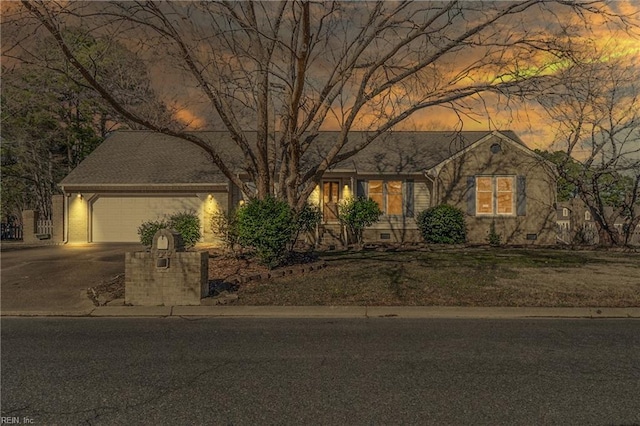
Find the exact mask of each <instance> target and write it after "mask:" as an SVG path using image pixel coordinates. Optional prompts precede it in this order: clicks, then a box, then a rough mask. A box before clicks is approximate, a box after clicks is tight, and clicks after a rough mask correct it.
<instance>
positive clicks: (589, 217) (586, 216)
mask: <svg viewBox="0 0 640 426" xmlns="http://www.w3.org/2000/svg"><path fill="white" fill-rule="evenodd" d="M584 220H591V212H590V211H586V212H584Z"/></svg>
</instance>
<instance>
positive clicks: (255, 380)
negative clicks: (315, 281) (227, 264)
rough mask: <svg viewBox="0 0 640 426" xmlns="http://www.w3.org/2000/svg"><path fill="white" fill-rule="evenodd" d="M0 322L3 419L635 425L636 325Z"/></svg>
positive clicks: (639, 407)
mask: <svg viewBox="0 0 640 426" xmlns="http://www.w3.org/2000/svg"><path fill="white" fill-rule="evenodd" d="M1 326H2V330H1V337H2V396H1V401H2V416H11V417H18V418H20V419H23V418H28V419H30V420H31V421H32V423H31V424H46V425H55V424H60V425H70V424H105V425H111V424H122V425H125V424H127V425H132V424H139V425H164V424H171V425H174V424H193V425H195V424H198V425H199V424H203V425H204V424H214V425H217V424H252V425H253V424H295V425H299V424H339V425H345V424H349V425H359V424H437V425H441V424H473V425H483V424H487V425H489V424H490V425H497V424H505V425H507V424H508V425H518V424H522V425H533V424H535V425H545V424H563V425H570V424H576V425H588V424H594V425H619V424H638V423H640V397H639V396H638V395H640V321H638V320H543V319H537V320H444V319H442V320H404V319H397V318H378V319H355V320H354V319H351V320H320V319H297V320H291V319H220V318H207V319H198V320H185V319H180V318H164V319H150V318H148V319H141V318H136V319H122V318H104V319H97V318H2V320H1ZM22 424H24V423H22Z"/></svg>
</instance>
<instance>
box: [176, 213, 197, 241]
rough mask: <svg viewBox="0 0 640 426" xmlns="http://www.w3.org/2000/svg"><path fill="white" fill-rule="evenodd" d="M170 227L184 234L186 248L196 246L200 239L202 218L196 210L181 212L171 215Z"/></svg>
mask: <svg viewBox="0 0 640 426" xmlns="http://www.w3.org/2000/svg"><path fill="white" fill-rule="evenodd" d="M169 228H171V229H174V230H176V231H178V232H179V233H180V235H182V241H184V246H185V247H186V248H190V247H193V246H195V245H196V243H197V242H198V240H200V218H199V217H198V215H197V214H196V212H194V211H188V212H179V213H174V214H172V215H171V216H169Z"/></svg>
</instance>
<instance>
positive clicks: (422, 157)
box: [60, 131, 524, 186]
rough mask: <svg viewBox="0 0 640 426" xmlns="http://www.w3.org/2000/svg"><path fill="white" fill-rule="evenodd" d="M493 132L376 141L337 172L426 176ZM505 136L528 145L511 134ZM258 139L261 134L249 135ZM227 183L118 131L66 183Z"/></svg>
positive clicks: (234, 153) (205, 165)
mask: <svg viewBox="0 0 640 426" xmlns="http://www.w3.org/2000/svg"><path fill="white" fill-rule="evenodd" d="M197 134H198V136H200V137H202V139H204V140H207V141H208V142H209V143H210V144H211V145H212V146H213V147H215V148H216V150H217V151H218V152H219V153H220V154H221V156H222V157H223V158H224V159H225V160H226V164H228V165H229V167H230V168H231V169H232V170H233V171H234V172H236V173H241V172H242V171H243V167H244V161H243V157H242V154H241V151H240V149H239V148H238V147H237V146H236V145H235V144H234V142H233V141H232V140H231V138H230V137H229V134H228V133H227V132H197ZM489 134H491V132H488V131H469V132H390V133H388V134H385V135H383V136H381V137H380V138H379V139H377V140H375V141H374V142H373V143H372V144H371V145H369V146H367V147H366V148H365V149H363V150H362V151H360V152H359V153H358V154H356V155H354V156H353V157H351V158H349V159H347V160H345V161H343V162H342V163H340V164H338V165H336V166H335V167H333V169H334V170H350V171H356V172H358V173H360V174H365V173H386V172H388V173H421V172H422V171H424V170H426V169H430V168H432V167H434V166H435V165H437V164H439V163H440V162H442V161H444V160H446V159H447V158H449V157H451V156H452V155H453V154H455V153H457V152H459V151H461V150H463V149H465V148H467V147H468V146H470V145H472V144H473V143H475V142H477V141H479V140H480V139H482V138H483V137H485V136H487V135H489ZM501 134H502V135H504V136H506V137H508V138H510V139H512V140H514V141H515V142H516V143H519V144H522V145H524V143H523V142H522V141H521V140H520V139H519V138H518V137H517V136H516V135H515V134H514V133H513V132H511V131H506V132H501ZM248 137H249V138H252V137H253V138H255V134H248ZM337 137H338V132H322V133H321V134H320V135H319V136H318V137H317V138H316V139H315V140H314V142H313V145H312V147H311V148H310V149H309V150H307V152H306V153H305V155H304V157H303V163H308V162H313V161H314V160H317V159H318V158H319V157H320V156H321V155H323V154H324V153H326V152H327V151H328V150H329V149H330V147H331V146H332V144H333V143H334V142H335V140H336V138H337ZM365 137H366V133H361V132H352V133H351V134H350V135H349V142H348V144H347V146H346V149H347V150H348V149H349V148H350V147H353V146H355V145H357V144H358V143H359V142H361V141H362V140H363V139H364V138H365ZM226 182H227V179H226V178H225V176H224V175H223V174H222V172H220V170H219V169H218V168H217V167H216V166H215V165H213V163H212V162H211V160H210V159H209V158H207V155H206V154H205V153H204V152H203V151H202V150H201V149H200V148H198V147H196V146H195V145H193V144H191V143H189V142H186V141H183V140H180V139H177V138H173V137H171V136H166V135H163V134H160V133H156V132H151V131H117V132H114V133H113V134H112V135H111V136H109V137H108V138H107V139H105V141H104V142H102V144H101V145H100V146H99V147H98V148H97V149H96V150H95V151H94V152H93V153H92V154H91V155H89V156H88V157H87V158H86V159H85V160H84V161H83V162H82V163H80V165H78V167H76V168H75V169H74V170H73V171H72V172H71V173H70V174H69V175H68V176H67V177H66V178H64V179H63V180H62V182H61V183H60V185H61V186H75V185H85V186H88V185H107V184H111V185H124V184H139V185H144V184H152V185H163V184H178V185H180V184H212V183H214V184H217V183H220V184H223V183H226Z"/></svg>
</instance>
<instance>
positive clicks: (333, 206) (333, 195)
mask: <svg viewBox="0 0 640 426" xmlns="http://www.w3.org/2000/svg"><path fill="white" fill-rule="evenodd" d="M339 201H340V182H339V181H337V180H328V181H324V182H323V183H322V206H323V207H322V214H323V219H324V221H325V222H329V221H337V220H338V202H339Z"/></svg>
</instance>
